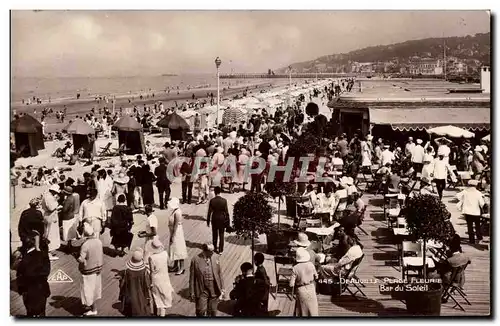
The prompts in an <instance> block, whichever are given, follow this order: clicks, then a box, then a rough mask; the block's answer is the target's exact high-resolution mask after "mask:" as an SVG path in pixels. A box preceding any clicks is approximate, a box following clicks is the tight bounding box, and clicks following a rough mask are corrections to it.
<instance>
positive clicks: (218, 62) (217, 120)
mask: <svg viewBox="0 0 500 326" xmlns="http://www.w3.org/2000/svg"><path fill="white" fill-rule="evenodd" d="M221 63H222V61H221V60H220V59H219V57H217V58H215V67H217V118H216V119H215V121H216V126H215V127H216V128H219V101H220V94H219V93H220V85H219V67H220V64H221Z"/></svg>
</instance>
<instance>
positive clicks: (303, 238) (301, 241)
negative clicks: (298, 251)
mask: <svg viewBox="0 0 500 326" xmlns="http://www.w3.org/2000/svg"><path fill="white" fill-rule="evenodd" d="M293 242H294V243H295V244H296V245H297V246H299V247H309V245H310V244H311V241H309V238H308V237H307V234H305V233H302V232H300V233H299V235H298V236H297V240H293Z"/></svg>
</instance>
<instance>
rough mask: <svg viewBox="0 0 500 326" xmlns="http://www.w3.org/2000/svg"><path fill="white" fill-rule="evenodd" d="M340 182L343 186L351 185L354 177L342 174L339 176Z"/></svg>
mask: <svg viewBox="0 0 500 326" xmlns="http://www.w3.org/2000/svg"><path fill="white" fill-rule="evenodd" d="M340 184H341V185H343V186H352V185H353V184H354V179H353V178H352V177H346V176H343V177H342V178H340Z"/></svg>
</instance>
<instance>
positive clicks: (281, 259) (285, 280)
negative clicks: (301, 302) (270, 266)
mask: <svg viewBox="0 0 500 326" xmlns="http://www.w3.org/2000/svg"><path fill="white" fill-rule="evenodd" d="M294 263H295V260H294V259H293V258H292V257H289V256H274V272H275V275H276V287H275V289H274V296H273V297H274V299H276V297H277V296H278V293H284V294H286V296H287V297H288V298H289V299H290V300H292V299H293V293H294V287H290V279H291V277H292V269H293V264H294ZM278 264H279V265H281V266H280V267H279V268H278Z"/></svg>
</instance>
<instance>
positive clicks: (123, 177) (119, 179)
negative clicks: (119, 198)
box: [114, 172, 129, 185]
mask: <svg viewBox="0 0 500 326" xmlns="http://www.w3.org/2000/svg"><path fill="white" fill-rule="evenodd" d="M114 181H115V182H116V183H119V184H122V185H123V184H127V183H128V182H129V177H128V176H126V175H125V173H123V172H120V173H119V174H118V176H117V177H116V178H115V179H114Z"/></svg>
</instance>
